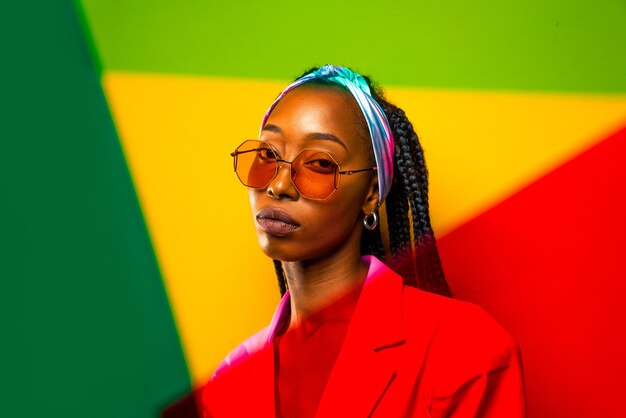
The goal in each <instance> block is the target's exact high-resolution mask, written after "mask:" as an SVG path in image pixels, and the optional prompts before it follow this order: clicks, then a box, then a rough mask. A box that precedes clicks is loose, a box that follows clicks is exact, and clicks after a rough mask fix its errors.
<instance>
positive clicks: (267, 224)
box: [256, 208, 300, 235]
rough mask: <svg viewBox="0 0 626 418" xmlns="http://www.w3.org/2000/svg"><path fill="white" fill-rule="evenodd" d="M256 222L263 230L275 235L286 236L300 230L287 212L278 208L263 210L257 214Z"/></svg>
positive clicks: (298, 225)
mask: <svg viewBox="0 0 626 418" xmlns="http://www.w3.org/2000/svg"><path fill="white" fill-rule="evenodd" d="M256 222H257V224H259V226H260V227H261V229H262V230H264V231H265V232H267V233H269V234H274V235H286V234H288V233H290V232H293V231H295V230H296V229H298V228H300V224H299V223H298V222H296V221H295V220H294V219H293V218H292V217H291V216H289V214H288V213H287V212H286V211H284V210H282V209H276V208H266V209H261V210H260V211H259V212H258V213H257V214H256Z"/></svg>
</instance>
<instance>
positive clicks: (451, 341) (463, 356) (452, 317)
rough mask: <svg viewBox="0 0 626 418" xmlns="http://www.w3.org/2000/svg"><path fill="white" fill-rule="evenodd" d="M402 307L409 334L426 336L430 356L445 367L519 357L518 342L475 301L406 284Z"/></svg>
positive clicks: (487, 365)
mask: <svg viewBox="0 0 626 418" xmlns="http://www.w3.org/2000/svg"><path fill="white" fill-rule="evenodd" d="M403 310H404V317H405V319H404V320H405V329H406V330H407V333H409V336H410V335H411V334H413V335H415V334H421V335H422V336H426V337H427V338H428V345H429V347H430V350H429V352H430V355H431V356H433V357H436V358H438V359H440V360H441V361H442V362H445V363H446V364H447V365H448V366H452V367H455V366H456V367H474V368H476V369H483V370H484V369H497V368H500V367H506V366H507V365H508V364H509V363H510V362H511V361H512V359H514V358H516V357H518V356H519V345H518V344H517V342H516V341H515V340H514V339H513V338H512V337H511V335H510V334H509V333H508V332H507V331H506V330H505V329H504V328H503V327H502V326H501V325H500V324H499V323H498V322H497V321H496V320H495V319H494V318H493V317H492V316H491V315H489V314H488V313H487V312H486V311H485V310H484V309H483V308H482V307H480V306H478V305H476V304H474V303H471V302H466V301H462V300H458V299H454V298H450V297H446V296H441V295H437V294H433V293H429V292H426V291H423V290H420V289H416V288H413V287H409V286H405V288H404V291H403ZM433 360H436V359H433Z"/></svg>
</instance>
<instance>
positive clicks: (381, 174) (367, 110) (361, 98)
mask: <svg viewBox="0 0 626 418" xmlns="http://www.w3.org/2000/svg"><path fill="white" fill-rule="evenodd" d="M315 79H325V80H328V81H330V82H332V83H335V84H339V85H341V86H344V87H346V88H347V89H348V91H350V93H352V96H354V98H355V100H356V101H357V103H358V104H359V107H360V108H361V111H362V112H363V115H364V116H365V120H366V121H367V127H368V128H369V132H370V136H371V138H372V147H373V149H374V157H375V159H376V166H377V172H378V190H379V199H378V206H380V205H381V204H382V203H383V201H384V200H385V198H386V197H387V194H388V193H389V189H390V188H391V181H392V180H393V150H394V142H393V134H392V133H391V128H390V126H389V121H388V120H387V116H385V112H384V111H383V109H382V108H381V107H380V105H379V104H378V103H377V102H376V100H374V98H373V97H372V93H371V91H370V88H369V86H368V85H367V82H366V81H365V79H364V78H363V77H362V76H361V75H360V74H357V73H355V72H353V71H351V70H349V69H348V68H345V67H338V66H335V65H330V64H326V65H324V66H323V67H322V68H320V69H319V70H315V71H313V72H310V73H308V74H306V75H304V76H302V77H300V78H299V79H297V80H296V81H294V82H293V83H291V84H290V85H289V86H287V88H286V89H285V90H283V92H282V93H280V95H279V96H278V97H277V98H276V100H274V103H272V105H271V106H270V108H269V109H268V110H267V112H265V116H264V117H263V122H262V123H261V130H262V129H263V127H264V126H265V122H267V118H269V116H270V113H271V112H272V110H273V109H274V107H275V106H276V104H277V103H278V102H279V101H280V99H282V98H283V96H284V95H285V94H287V93H288V92H289V91H291V90H292V89H294V88H295V87H298V86H299V85H302V84H304V83H307V82H309V81H313V80H315Z"/></svg>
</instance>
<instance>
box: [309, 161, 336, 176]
mask: <svg viewBox="0 0 626 418" xmlns="http://www.w3.org/2000/svg"><path fill="white" fill-rule="evenodd" d="M306 166H307V167H308V168H310V169H313V170H315V171H319V172H325V173H332V172H334V171H335V168H336V167H337V165H336V164H335V162H334V161H333V160H328V159H325V158H316V159H314V160H309V161H307V163H306Z"/></svg>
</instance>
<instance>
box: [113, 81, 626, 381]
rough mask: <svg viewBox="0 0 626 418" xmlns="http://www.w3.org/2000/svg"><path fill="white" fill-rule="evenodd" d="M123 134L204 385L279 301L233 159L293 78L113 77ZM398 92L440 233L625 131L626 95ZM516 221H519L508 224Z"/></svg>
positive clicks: (195, 373) (196, 375)
mask: <svg viewBox="0 0 626 418" xmlns="http://www.w3.org/2000/svg"><path fill="white" fill-rule="evenodd" d="M103 85H104V89H105V93H106V95H107V98H108V100H109V104H110V106H111V109H112V112H113V116H114V119H115V122H116V125H117V128H118V131H119V133H120V137H121V141H122V145H123V148H124V152H125V155H126V158H127V161H128V164H129V166H130V170H131V173H132V176H133V179H134V182H135V185H136V188H137V193H138V195H139V199H140V202H141V204H142V208H143V211H144V215H145V217H146V222H147V224H148V228H149V230H150V234H151V236H152V239H153V242H154V245H155V251H156V253H157V257H158V260H159V263H160V267H161V270H162V272H163V276H164V280H165V286H166V288H167V291H168V294H169V297H170V302H171V305H172V309H173V311H174V316H175V320H176V323H177V325H178V329H179V332H180V335H181V339H182V343H183V346H184V351H185V355H186V358H187V361H188V364H189V368H190V371H191V374H192V379H193V380H194V381H195V382H196V383H200V382H202V381H204V380H205V379H206V378H207V377H208V374H209V372H210V371H211V370H212V369H213V368H214V367H215V365H216V364H217V362H218V361H219V360H220V359H221V358H222V357H223V356H224V355H225V354H226V353H227V352H228V351H229V350H230V349H231V348H233V347H234V346H235V345H236V344H237V343H238V342H240V341H242V340H243V339H244V338H245V337H247V336H248V335H250V334H251V333H253V332H254V331H256V330H258V329H260V328H261V327H263V326H265V325H267V323H268V322H269V319H270V317H271V314H272V312H273V310H274V307H275V306H276V303H277V302H278V289H277V286H276V279H275V276H274V273H273V266H272V263H271V261H270V260H268V259H267V258H266V257H265V256H264V255H263V254H262V252H261V251H260V250H259V248H258V245H257V242H256V237H255V235H254V229H253V224H252V216H251V213H250V211H249V208H248V201H247V193H246V191H245V189H244V188H243V187H242V186H241V185H240V183H239V181H238V180H237V178H236V176H235V175H234V174H233V172H232V162H231V159H230V157H229V155H228V154H229V153H230V152H231V151H232V150H233V149H234V148H235V147H236V146H237V145H238V144H239V143H240V142H241V141H242V140H243V139H245V138H251V137H256V135H257V131H258V125H259V123H260V120H261V117H262V115H263V112H264V111H265V109H266V107H267V106H268V105H269V103H271V101H272V100H273V99H274V97H275V96H276V95H277V94H278V92H279V91H280V90H281V89H282V88H283V87H284V86H285V85H286V83H283V82H266V81H263V82H261V81H246V80H232V79H206V78H191V77H177V76H159V75H146V74H125V73H114V72H109V73H106V74H105V75H104V76H103ZM387 95H388V97H389V98H390V99H391V100H392V101H393V102H395V103H396V104H398V105H399V106H401V107H403V108H404V109H405V110H406V111H407V113H408V115H409V117H410V118H411V120H412V121H413V123H414V124H415V126H416V129H417V131H418V134H419V135H420V136H421V139H422V142H423V146H424V148H425V150H426V158H427V162H428V166H429V171H430V174H431V185H432V186H431V189H432V192H431V208H432V216H433V222H434V227H435V230H436V232H437V233H438V235H441V234H442V233H444V232H445V231H447V230H450V229H451V228H453V227H455V226H457V225H459V224H460V223H462V222H464V221H465V220H467V219H468V218H470V217H472V216H474V215H475V214H476V213H478V212H480V211H482V210H484V209H485V208H487V207H489V206H490V205H492V204H493V203H494V202H497V201H498V200H499V199H501V198H502V197H504V196H506V195H508V194H510V193H511V192H512V191H514V190H516V189H518V188H519V187H521V186H523V185H524V184H526V183H527V182H528V181H530V180H532V179H535V178H536V177H537V176H540V175H541V174H542V173H544V172H545V171H546V170H549V169H550V168H551V167H554V166H555V165H558V164H560V163H561V162H562V161H564V160H566V159H567V158H569V157H570V156H572V155H574V154H576V153H578V152H579V151H580V150H582V149H584V148H586V147H588V146H589V145H590V144H591V143H592V142H593V141H594V140H595V139H596V138H598V137H600V136H602V135H603V134H604V133H605V132H607V131H609V130H611V129H612V128H613V127H614V126H616V125H618V124H619V123H622V122H623V121H624V118H625V117H626V98H624V97H597V96H572V95H545V94H542V95H533V94H519V93H487V92H467V91H464V92H458V91H434V90H431V91H428V90H418V89H412V88H411V89H408V88H406V89H402V88H393V89H389V90H388V92H387ZM511 221H512V222H514V221H515V220H511Z"/></svg>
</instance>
